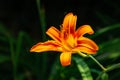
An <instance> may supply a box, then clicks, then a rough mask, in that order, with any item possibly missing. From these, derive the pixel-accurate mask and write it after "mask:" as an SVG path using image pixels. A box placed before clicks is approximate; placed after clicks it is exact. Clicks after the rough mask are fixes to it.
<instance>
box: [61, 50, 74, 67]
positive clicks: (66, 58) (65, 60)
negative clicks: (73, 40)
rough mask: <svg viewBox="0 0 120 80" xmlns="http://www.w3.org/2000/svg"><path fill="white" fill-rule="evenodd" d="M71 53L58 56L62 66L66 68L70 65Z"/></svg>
mask: <svg viewBox="0 0 120 80" xmlns="http://www.w3.org/2000/svg"><path fill="white" fill-rule="evenodd" d="M71 55H72V54H71V53H70V52H63V53H61V55H60V61H61V64H62V66H68V65H70V64H71Z"/></svg>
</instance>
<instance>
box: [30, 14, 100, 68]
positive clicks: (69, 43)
mask: <svg viewBox="0 0 120 80" xmlns="http://www.w3.org/2000/svg"><path fill="white" fill-rule="evenodd" d="M76 21H77V16H76V15H73V13H68V14H67V15H66V16H65V18H64V20H63V24H62V26H61V27H60V28H61V29H60V31H59V30H58V29H56V28H55V27H54V26H52V27H50V28H49V29H48V30H47V32H46V34H47V35H49V36H50V37H51V38H52V39H53V40H48V41H46V42H39V43H37V44H36V45H34V46H33V47H32V48H31V49H30V52H44V51H58V52H62V53H61V55H60V62H61V64H62V66H67V65H70V64H71V56H72V54H74V53H78V52H83V53H85V54H95V53H96V52H97V50H98V46H97V45H96V43H95V42H94V41H92V40H91V39H89V38H87V37H84V36H83V35H84V34H86V33H88V34H93V33H94V31H93V29H92V28H91V27H90V26H89V25H83V26H81V27H79V28H78V29H77V30H76ZM75 30H76V31H75Z"/></svg>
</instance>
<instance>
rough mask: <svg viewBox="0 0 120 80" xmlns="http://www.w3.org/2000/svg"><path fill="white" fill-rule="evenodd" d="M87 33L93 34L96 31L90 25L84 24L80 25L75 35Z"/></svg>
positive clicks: (79, 35)
mask: <svg viewBox="0 0 120 80" xmlns="http://www.w3.org/2000/svg"><path fill="white" fill-rule="evenodd" d="M86 33H88V34H93V33H94V31H93V29H92V28H91V27H90V26H89V25H83V26H81V27H79V28H78V29H77V31H76V33H75V35H76V36H77V37H78V38H79V37H81V36H83V35H84V34H86Z"/></svg>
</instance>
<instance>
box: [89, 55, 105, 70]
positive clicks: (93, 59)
mask: <svg viewBox="0 0 120 80" xmlns="http://www.w3.org/2000/svg"><path fill="white" fill-rule="evenodd" d="M88 56H89V57H90V58H91V59H93V60H94V61H95V62H96V63H97V64H98V65H99V66H100V67H101V68H102V69H103V71H106V70H107V69H106V68H105V67H104V66H103V65H102V64H100V63H99V62H98V61H97V60H96V59H95V58H94V57H93V56H92V55H88Z"/></svg>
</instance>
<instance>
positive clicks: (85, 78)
mask: <svg viewBox="0 0 120 80" xmlns="http://www.w3.org/2000/svg"><path fill="white" fill-rule="evenodd" d="M74 60H75V62H76V64H77V67H78V70H79V72H80V73H81V76H82V80H93V78H92V75H91V72H90V69H89V67H88V66H87V64H86V63H85V62H84V61H83V60H82V59H81V58H74Z"/></svg>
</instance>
